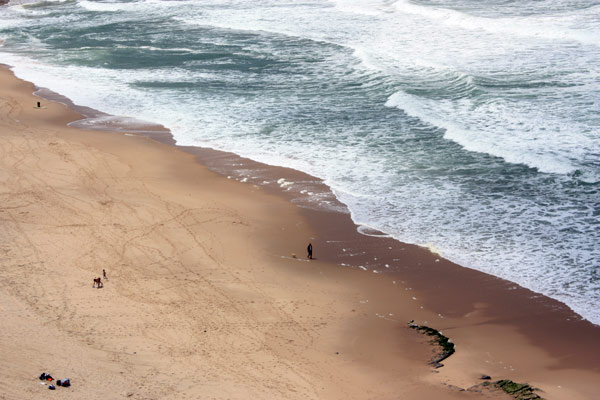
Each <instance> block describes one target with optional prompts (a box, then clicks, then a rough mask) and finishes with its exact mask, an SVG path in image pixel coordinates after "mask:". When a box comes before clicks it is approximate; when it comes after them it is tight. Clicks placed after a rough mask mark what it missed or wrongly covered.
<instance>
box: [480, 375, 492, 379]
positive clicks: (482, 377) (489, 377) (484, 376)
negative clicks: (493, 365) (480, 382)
mask: <svg viewBox="0 0 600 400" xmlns="http://www.w3.org/2000/svg"><path fill="white" fill-rule="evenodd" d="M479 379H487V380H489V379H492V377H491V376H489V375H481V378H479Z"/></svg>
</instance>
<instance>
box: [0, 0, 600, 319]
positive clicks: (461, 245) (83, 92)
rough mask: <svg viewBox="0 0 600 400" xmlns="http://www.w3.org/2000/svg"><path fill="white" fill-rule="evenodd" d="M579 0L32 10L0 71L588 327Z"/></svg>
mask: <svg viewBox="0 0 600 400" xmlns="http://www.w3.org/2000/svg"><path fill="white" fill-rule="evenodd" d="M598 21H600V2H599V1H559V0H545V1H519V2H516V1H508V0H495V1H490V0H487V1H478V2H473V1H466V0H462V1H448V0H437V1H408V0H399V1H383V0H378V1H375V0H366V1H365V0H363V1H359V0H354V1H351V0H339V1H325V0H312V1H292V0H290V1H276V0H271V1H266V0H265V1H243V0H221V1H210V2H205V1H160V0H144V1H128V2H99V1H86V0H83V1H72V0H66V1H45V2H39V3H33V4H28V5H25V6H12V7H6V8H3V9H1V10H0V38H1V39H3V40H4V43H3V44H2V45H1V46H0V62H3V63H6V64H10V65H13V66H14V70H15V72H16V74H17V75H18V76H19V77H21V78H24V79H27V80H30V81H33V82H34V83H36V84H37V85H39V86H43V87H47V88H49V89H51V90H54V91H56V92H58V93H61V94H64V95H66V96H67V97H69V98H71V99H72V100H73V101H74V102H75V103H77V104H81V105H86V106H90V107H93V108H96V109H99V110H102V111H105V112H108V113H111V114H116V115H124V116H133V117H136V118H139V119H142V120H147V121H154V122H157V123H161V124H163V125H165V126H166V127H168V128H170V129H171V130H172V132H173V134H174V136H175V139H176V140H177V142H178V143H179V144H182V145H196V146H206V147H212V148H216V149H220V150H226V151H231V152H235V153H237V154H240V155H242V156H245V157H249V158H252V159H255V160H258V161H262V162H266V163H269V164H272V165H281V166H288V167H292V168H296V169H299V170H302V171H305V172H308V173H310V174H312V175H315V176H318V177H320V178H323V179H324V180H325V182H326V183H327V184H328V185H329V186H331V188H332V189H333V191H334V193H335V194H336V195H337V196H338V198H339V199H340V200H341V201H343V202H344V203H345V204H347V205H348V207H349V209H350V211H351V214H352V217H353V219H354V220H355V221H356V222H357V223H360V224H364V225H367V226H370V227H373V228H376V229H379V230H381V231H384V232H386V233H389V234H391V235H393V236H394V237H396V238H398V239H400V240H403V241H406V242H411V243H418V244H423V245H426V244H428V245H430V246H435V248H437V249H438V250H439V251H440V252H441V253H442V254H443V255H444V256H445V257H447V258H449V259H451V260H453V261H455V262H458V263H460V264H461V265H464V266H467V267H470V268H474V269H478V270H481V271H484V272H487V273H490V274H493V275H496V276H500V277H503V278H506V279H509V280H512V281H515V282H517V283H519V284H521V285H523V286H526V287H528V288H530V289H533V290H535V291H537V292H541V293H544V294H546V295H549V296H551V297H553V298H556V299H559V300H561V301H563V302H565V303H566V304H568V305H569V306H570V307H572V308H573V309H574V310H575V311H577V312H578V313H580V314H581V315H583V316H584V317H585V318H587V319H589V320H591V321H592V322H595V323H600V311H599V310H600V277H599V268H600V233H599V232H600V113H598V110H599V109H600V107H599V106H600V69H598V68H597V66H598V65H600V24H599V23H598Z"/></svg>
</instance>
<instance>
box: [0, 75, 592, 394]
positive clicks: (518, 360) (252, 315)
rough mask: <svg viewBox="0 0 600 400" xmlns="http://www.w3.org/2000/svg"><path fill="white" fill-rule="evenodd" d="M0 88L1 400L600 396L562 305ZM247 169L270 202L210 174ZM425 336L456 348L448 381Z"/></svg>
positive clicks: (265, 175)
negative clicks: (509, 391) (536, 392)
mask: <svg viewBox="0 0 600 400" xmlns="http://www.w3.org/2000/svg"><path fill="white" fill-rule="evenodd" d="M0 83H1V85H0V88H1V89H0V134H1V135H2V142H1V143H2V144H1V146H0V152H1V157H0V163H1V164H2V165H1V168H0V182H2V184H1V185H2V186H1V188H0V196H1V197H0V198H1V199H2V202H1V203H0V218H1V221H2V230H0V246H1V247H0V250H1V251H2V257H0V305H1V306H2V311H3V313H2V314H3V325H2V326H3V328H2V335H1V336H0V350H1V351H2V352H3V354H4V355H5V356H4V357H3V358H2V360H0V368H1V369H2V370H3V371H5V373H4V375H3V378H4V385H3V388H2V389H0V398H7V399H13V398H14V399H26V398H39V397H40V396H42V395H43V392H44V391H47V387H46V386H43V385H40V383H39V382H40V381H39V380H37V376H39V374H40V373H41V372H44V371H45V372H49V373H51V374H52V375H53V376H54V377H55V378H58V379H60V378H65V377H69V378H71V381H72V383H73V386H72V387H71V388H69V389H63V388H58V390H57V392H56V393H55V394H56V395H59V396H64V397H73V398H109V399H110V398H134V399H135V398H139V399H142V398H144V399H147V398H156V399H164V398H173V399H182V398H215V399H225V398H227V399H230V398H237V399H247V398H251V397H256V398H274V399H288V398H289V399H296V398H297V399H306V398H321V399H338V398H339V399H342V398H344V399H347V398H356V399H366V398H377V399H396V398H403V399H433V398H436V399H439V398H445V399H455V398H456V399H463V398H464V399H470V398H508V397H507V396H506V395H505V394H503V393H500V392H497V391H489V390H484V391H483V392H480V390H481V389H480V388H479V387H477V388H474V389H471V390H464V391H462V390H461V389H468V388H471V387H473V386H474V385H478V384H480V383H481V380H480V377H481V375H483V374H485V375H490V376H491V377H492V378H493V379H494V380H496V379H504V378H508V379H513V380H515V381H518V382H528V383H530V384H532V385H534V386H536V387H539V388H541V389H542V390H543V392H540V395H542V397H544V398H547V399H592V398H594V396H595V395H596V394H597V393H598V392H600V384H598V382H600V380H599V379H598V378H599V377H600V371H599V368H598V361H599V358H600V345H599V344H598V340H597V339H598V338H600V330H599V328H598V327H597V326H594V325H592V324H590V323H589V322H586V321H582V320H581V319H580V318H579V317H577V316H576V315H575V314H574V313H572V312H571V311H570V310H569V309H568V308H567V307H565V306H564V305H562V304H561V303H558V302H556V301H553V300H551V299H548V298H546V297H543V296H540V295H537V294H535V293H532V292H530V291H528V290H525V289H523V288H520V287H518V286H517V285H515V284H513V283H510V282H507V281H503V280H500V279H497V278H494V277H491V276H489V275H485V274H482V273H479V272H476V271H472V270H469V269H466V268H463V267H460V266H458V265H455V264H452V263H450V262H448V261H446V260H444V259H443V258H441V257H439V256H437V255H435V254H432V253H430V252H429V251H428V250H426V249H422V248H419V247H416V246H411V245H406V244H402V243H399V242H397V241H394V240H392V239H389V238H376V237H370V236H365V235H361V234H359V233H358V232H357V227H356V226H355V225H354V224H353V223H352V221H351V219H350V218H349V215H348V214H346V213H343V212H332V211H322V210H319V209H316V208H314V207H310V205H307V204H306V203H303V202H302V201H303V200H302V199H301V198H300V196H299V195H298V193H297V192H294V190H287V189H290V188H289V186H288V187H285V189H284V190H282V188H281V186H280V185H279V184H276V182H277V181H278V180H279V179H282V178H284V179H286V180H287V181H289V182H307V184H310V185H313V186H314V187H315V189H314V190H320V191H322V192H323V193H326V192H327V188H326V187H324V186H323V185H322V183H320V182H319V181H318V180H316V179H315V178H313V177H309V176H307V175H305V174H301V173H299V172H297V171H293V170H289V169H283V168H272V167H269V168H267V167H266V166H263V165H260V164H257V163H253V162H251V161H249V160H243V159H239V158H237V157H236V156H234V155H230V154H226V153H218V152H213V151H208V150H200V149H189V148H185V149H183V148H178V147H176V146H172V145H168V144H164V143H160V142H158V141H155V140H153V139H151V138H148V137H147V136H143V135H142V134H140V133H110V132H101V131H91V130H82V129H78V128H75V127H68V126H67V124H68V123H69V122H72V121H75V120H78V119H80V118H81V115H80V114H78V113H76V112H75V111H73V110H71V109H69V108H68V107H66V106H64V105H62V104H60V103H56V102H50V101H45V100H41V101H42V106H43V107H42V108H41V109H38V108H36V107H34V106H35V104H36V102H37V101H40V98H39V97H35V96H33V95H32V93H33V92H34V91H35V88H34V87H33V86H32V85H31V84H29V83H26V82H22V81H19V80H17V79H15V78H14V76H13V75H12V73H10V71H9V70H7V69H5V68H2V69H1V70H0ZM156 138H157V139H161V140H168V138H167V137H166V136H164V135H163V134H161V135H159V137H156ZM198 160H201V161H202V163H200V162H198ZM211 160H212V161H211ZM203 164H204V165H203ZM232 164H237V165H236V168H238V169H239V168H242V167H243V168H244V169H245V170H246V171H252V170H253V168H254V170H260V171H261V173H260V174H259V173H257V174H253V173H249V175H251V176H254V175H256V176H257V177H258V176H260V179H261V181H260V182H264V181H265V180H266V181H269V182H271V184H264V185H260V184H259V183H260V182H252V179H248V180H247V181H246V183H240V182H236V181H235V179H226V178H224V177H223V176H222V175H219V174H217V173H215V172H212V171H211V170H209V169H208V168H207V167H206V166H205V165H208V166H209V167H211V168H212V169H215V170H218V169H222V172H224V171H225V170H223V168H225V167H226V166H227V165H232ZM225 169H226V168H225ZM269 176H271V177H272V178H269ZM296 204H300V205H303V207H298V206H297V205H296ZM333 208H336V207H333ZM309 241H310V242H312V243H313V245H314V249H315V252H314V253H315V257H316V258H317V259H315V260H312V261H308V260H306V258H305V248H306V245H307V244H308V242H309ZM292 254H295V255H296V256H297V257H296V258H294V257H293V256H292ZM350 254H352V256H350ZM375 258H377V259H376V260H375ZM341 264H344V265H343V266H342V265H341ZM386 264H387V265H388V266H389V267H386ZM360 266H363V267H364V268H365V269H366V270H363V269H361V268H360ZM103 268H105V269H106V270H107V273H108V277H109V279H108V280H107V281H106V282H105V286H104V288H102V289H94V288H92V279H93V278H94V277H97V276H100V275H101V271H102V269H103ZM373 271H377V272H378V273H374V272H373ZM413 319H414V320H415V321H416V322H417V323H419V324H424V325H428V326H431V327H433V328H436V329H438V330H441V331H443V333H444V334H445V335H446V336H448V337H450V338H451V339H452V341H453V342H454V343H455V344H456V353H455V354H454V355H452V356H451V357H450V358H448V359H447V360H445V361H444V364H445V366H444V367H442V368H439V369H433V368H432V367H431V366H429V365H428V361H429V360H430V359H431V357H432V355H433V352H434V347H432V346H431V345H429V344H428V340H427V338H426V337H424V336H423V335H420V334H418V333H417V332H415V331H414V330H412V329H409V328H408V326H407V322H408V321H409V320H413Z"/></svg>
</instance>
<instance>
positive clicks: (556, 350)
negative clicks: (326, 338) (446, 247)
mask: <svg viewBox="0 0 600 400" xmlns="http://www.w3.org/2000/svg"><path fill="white" fill-rule="evenodd" d="M3 69H4V68H3ZM11 74H12V73H11ZM13 79H14V78H13ZM72 114H73V113H71V114H70V115H68V118H70V117H72ZM61 118H63V119H62V120H64V118H65V117H64V116H63V117H61ZM68 118H67V119H68ZM73 129H75V128H73ZM102 135H104V136H102ZM112 136H115V138H114V139H115V140H117V139H116V138H118V137H120V138H123V137H125V135H107V134H106V133H103V132H99V134H98V135H96V136H95V137H94V141H96V142H98V143H101V142H102V141H108V140H109V139H108V137H112ZM136 136H137V134H136ZM130 139H132V140H136V142H135V143H137V144H138V145H139V144H140V143H142V142H144V141H146V139H142V140H139V138H135V137H133V138H130ZM154 139H155V140H158V141H161V139H162V140H165V136H164V135H161V136H160V137H155V138H154ZM111 140H112V139H111ZM120 140H122V139H120ZM171 140H172V139H171ZM134 146H135V144H134ZM149 146H150V147H153V148H154V147H157V148H162V145H159V146H156V145H154V144H151V145H149ZM171 148H173V149H174V150H173V151H180V150H184V151H186V152H188V153H192V155H193V158H195V159H196V160H197V161H199V162H200V163H201V164H203V165H207V164H210V163H211V159H212V160H217V161H218V162H216V164H214V165H216V166H218V165H219V162H220V163H221V164H220V165H222V164H223V163H229V164H231V163H236V164H242V165H241V166H240V167H241V168H244V169H246V170H250V171H252V170H261V171H263V172H264V171H265V170H268V172H267V173H268V174H269V175H270V176H272V177H273V178H272V179H270V180H271V182H276V181H277V179H281V178H284V179H285V180H286V181H293V182H298V181H304V182H310V183H311V184H313V185H315V186H319V185H323V184H322V183H321V182H319V181H318V180H316V182H315V178H313V177H310V176H308V175H306V174H303V173H301V172H298V171H294V170H290V169H285V168H278V167H268V168H266V167H264V165H261V164H259V163H255V162H253V161H250V160H246V159H242V158H239V157H237V156H235V155H231V154H227V153H220V152H216V151H214V150H204V149H192V148H187V147H180V146H171ZM157 151H161V150H157ZM213 168H217V167H214V166H213ZM181 174H183V175H185V173H183V172H182V173H181ZM263 178H264V176H263V175H261V179H263ZM275 178H277V179H275ZM214 180H215V181H227V180H226V179H224V178H223V177H215V178H214ZM231 183H232V184H235V183H234V182H231ZM249 183H252V182H249ZM222 184H223V185H225V184H226V185H229V184H228V183H222ZM235 185H239V184H235ZM240 186H244V188H243V189H239V190H241V191H242V192H248V191H251V192H253V193H254V192H258V193H260V192H264V194H263V195H261V196H265V195H266V196H272V197H277V198H280V199H282V198H283V199H282V200H283V202H284V203H287V204H289V203H290V201H291V200H293V199H294V198H295V196H296V194H292V193H290V192H289V191H288V192H286V191H285V190H282V188H281V187H280V186H279V185H276V184H273V185H266V186H260V187H254V186H252V185H240ZM323 186H324V185H323ZM254 195H255V196H258V194H254ZM254 195H253V196H254ZM293 207H294V209H295V210H296V211H295V213H297V214H298V215H299V216H300V218H301V219H300V221H301V222H297V223H298V224H301V225H303V227H302V229H303V230H306V231H305V233H306V232H309V234H310V235H311V236H310V237H308V238H307V239H308V240H312V243H313V245H314V246H315V256H316V258H317V259H318V260H317V262H314V263H310V265H311V268H310V270H306V271H304V270H303V271H301V272H297V271H296V272H294V273H298V274H300V275H301V276H302V277H306V276H308V275H311V278H310V279H312V280H313V283H314V279H315V275H316V274H317V273H318V274H319V275H331V276H333V277H334V278H333V279H334V280H338V279H342V278H343V279H348V277H351V278H350V281H351V282H352V283H351V285H350V286H351V287H353V288H355V290H359V291H360V292H361V293H362V292H363V291H364V293H368V294H369V297H371V299H365V300H367V301H368V300H371V301H373V300H372V298H373V297H374V298H380V300H379V301H378V306H377V308H389V309H394V308H395V307H399V304H394V303H393V302H394V301H397V300H398V299H404V301H407V302H411V301H412V302H413V303H411V304H410V305H404V306H407V307H408V308H409V309H408V310H403V312H404V314H406V313H408V314H406V315H407V318H405V320H399V319H398V320H397V319H396V318H398V317H395V316H393V315H391V314H394V315H396V314H397V311H396V310H394V312H393V313H388V314H389V315H387V316H386V314H382V313H373V314H372V315H369V319H368V322H369V324H371V323H372V324H374V325H377V326H379V325H378V324H385V323H387V322H390V320H391V323H392V324H394V328H393V329H392V332H393V331H398V328H399V327H400V326H405V325H406V323H407V322H408V320H410V319H415V320H416V321H417V322H418V323H427V324H429V325H430V326H432V327H433V328H436V329H440V330H443V331H444V333H445V334H446V335H447V336H449V337H450V338H451V339H452V340H453V342H454V343H455V344H456V345H457V353H456V354H455V355H453V356H452V357H451V358H450V359H448V360H446V361H444V363H445V364H446V366H445V367H444V368H442V369H441V370H439V371H438V373H437V374H436V376H435V379H437V380H438V383H440V382H445V384H446V385H454V386H461V387H471V386H473V385H475V384H476V383H477V379H478V378H479V377H480V376H481V374H484V373H485V374H489V375H492V376H494V379H496V378H499V379H500V378H511V379H514V380H516V381H522V380H523V378H525V379H526V380H528V381H529V382H530V383H532V384H535V385H537V386H539V387H542V389H544V390H545V391H546V394H547V395H548V397H546V395H543V397H545V398H586V397H585V393H593V390H594V388H596V389H597V386H594V385H593V384H590V385H591V386H589V387H587V389H586V390H581V388H580V387H578V386H573V385H571V386H569V385H567V387H568V396H569V397H561V394H560V393H561V392H564V389H563V388H564V384H563V385H559V386H561V388H560V389H557V388H556V387H550V386H552V385H553V384H554V381H556V380H557V379H558V380H560V379H563V380H566V381H569V382H578V381H579V380H581V379H583V380H584V382H588V383H589V382H590V381H588V379H589V377H590V376H596V377H597V376H599V375H600V369H599V368H598V367H597V366H596V365H598V364H597V361H599V359H600V355H599V354H600V351H598V349H599V348H600V347H599V346H598V345H597V344H596V343H595V342H596V339H597V338H598V337H599V333H600V329H599V327H598V326H595V325H593V324H591V323H590V322H588V321H585V320H581V319H580V318H579V317H578V316H577V315H576V314H575V313H574V312H572V311H571V310H570V309H569V308H568V307H567V306H565V305H564V304H562V303H560V302H558V301H556V300H552V299H549V298H547V297H544V296H541V295H537V294H535V293H533V292H531V291H529V290H527V289H523V288H521V287H517V286H516V284H514V283H512V282H509V281H504V280H502V279H500V278H495V277H493V276H491V275H487V274H484V273H481V272H478V271H474V270H470V269H467V268H464V267H461V266H458V265H456V264H453V263H451V262H449V261H446V260H444V259H441V258H439V257H438V256H436V255H435V254H433V253H431V252H429V250H427V249H424V248H421V247H418V246H415V245H407V244H403V243H401V242H398V241H396V240H394V239H389V238H376V237H371V236H365V235H362V234H360V233H359V232H357V229H356V225H355V224H354V222H352V221H351V219H350V217H349V215H347V214H342V213H336V212H327V211H322V210H317V209H314V208H306V207H304V208H303V207H298V206H296V205H294V206H293ZM296 226H297V225H296ZM292 229H294V228H293V225H292ZM261 243H262V244H261V246H263V248H261V251H264V252H265V253H266V254H271V256H272V255H275V254H279V259H280V260H285V262H289V263H291V264H292V265H295V266H297V265H298V262H300V261H301V259H302V258H303V257H302V256H303V253H302V251H303V245H304V244H303V243H300V244H298V243H295V244H294V245H291V244H290V243H287V242H286V241H285V240H284V238H281V239H279V238H277V237H276V236H270V241H269V240H268V241H267V242H266V243H268V244H265V243H264V242H261ZM282 249H288V250H287V252H284V250H282ZM297 249H299V250H297ZM292 252H295V253H298V256H299V258H298V259H293V258H292V257H290V255H291V253H292ZM348 253H351V254H353V255H352V256H348V255H347V254H348ZM277 262H280V261H277ZM342 263H343V264H350V263H351V264H353V265H354V268H347V267H346V268H344V267H341V266H340V264H342ZM315 264H316V266H315ZM386 264H387V265H389V268H386V267H385V265H386ZM302 265H305V263H304V262H302ZM360 265H362V266H365V267H367V268H374V269H375V270H376V271H378V272H380V273H378V274H374V273H373V272H371V271H372V270H371V271H362V270H361V269H358V268H356V267H357V266H360ZM316 278H319V276H316ZM284 281H285V280H284ZM382 285H387V287H388V289H386V291H385V293H383V292H382V293H379V291H380V290H381V288H382V287H383V286H382ZM388 291H389V292H388ZM396 296H400V297H396ZM325 297H326V298H329V297H327V296H325ZM335 300H336V299H330V301H334V302H335ZM388 302H389V303H391V304H386V303H388ZM361 304H362V303H361ZM382 305H385V307H384V306H382ZM370 307H371V306H370ZM373 307H374V306H373ZM516 310H518V311H516ZM370 311H371V312H372V311H374V309H372V310H370ZM365 315H366V314H365ZM400 315H402V312H401V313H400ZM408 315H410V316H411V318H408ZM392 317H393V318H392ZM384 321H385V322H384ZM364 324H365V321H363V322H361V325H362V328H361V329H362V330H363V331H365V332H367V333H366V334H365V335H364V338H365V340H367V339H372V338H373V337H377V336H378V335H379V333H376V332H373V329H374V328H373V327H369V326H368V325H369V324H367V326H364ZM344 325H345V323H343V324H341V325H340V326H344ZM387 335H390V330H389V329H386V330H385V336H384V337H386V338H388V339H389V338H390V336H387ZM408 337H409V338H410V337H411V336H410V335H409V336H408ZM490 338H492V340H490ZM397 339H398V338H395V339H394V340H397ZM403 340H408V339H403ZM411 340H414V338H412V339H411ZM495 340H497V342H494V341H495ZM507 344H508V345H509V346H508V347H507ZM365 346H366V345H365ZM513 348H514V350H513ZM523 350H525V353H526V354H520V353H522V351H523ZM383 354H384V353H378V355H379V357H381V359H379V360H378V359H374V360H370V361H369V362H370V363H375V364H378V365H380V364H382V365H385V366H386V367H389V366H390V365H393V362H394V359H388V358H385V357H384V356H383ZM485 354H490V355H489V356H485ZM532 358H533V359H532ZM383 359H386V360H387V361H385V362H382V360H383ZM504 359H506V360H507V361H504ZM500 361H501V362H500ZM505 362H506V363H510V365H511V367H510V370H507V369H506V365H503V364H504V363H505ZM388 363H390V364H388ZM490 363H491V366H489V365H490ZM424 364H425V362H424ZM486 364H487V365H486ZM484 367H487V368H486V370H485V371H484V370H482V369H483V368H484ZM425 370H426V368H425ZM503 371H505V375H502V376H501V375H499V374H500V373H502V372H503ZM572 371H577V373H578V376H573V375H572V374H573V373H572ZM420 374H422V371H420ZM429 375H431V374H429ZM575 375H577V374H575ZM359 376H360V374H359ZM586 377H587V379H584V378H586ZM559 378H560V379H559ZM420 379H422V378H420ZM561 383H562V381H561ZM578 384H581V382H579V383H578ZM554 386H556V385H554ZM452 393H453V392H452ZM454 394H456V393H453V394H452V395H454ZM578 395H579V397H578ZM573 396H575V397H573ZM333 397H334V396H331V397H329V396H327V395H323V397H322V398H333Z"/></svg>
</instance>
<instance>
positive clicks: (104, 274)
mask: <svg viewBox="0 0 600 400" xmlns="http://www.w3.org/2000/svg"><path fill="white" fill-rule="evenodd" d="M102 276H103V277H104V279H105V280H106V279H108V278H107V277H106V270H105V269H103V270H102Z"/></svg>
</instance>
